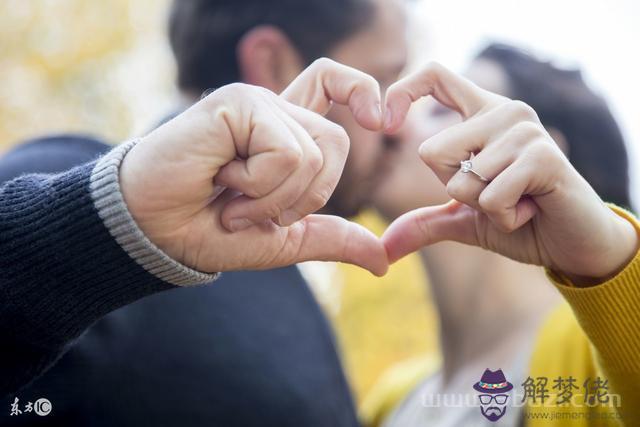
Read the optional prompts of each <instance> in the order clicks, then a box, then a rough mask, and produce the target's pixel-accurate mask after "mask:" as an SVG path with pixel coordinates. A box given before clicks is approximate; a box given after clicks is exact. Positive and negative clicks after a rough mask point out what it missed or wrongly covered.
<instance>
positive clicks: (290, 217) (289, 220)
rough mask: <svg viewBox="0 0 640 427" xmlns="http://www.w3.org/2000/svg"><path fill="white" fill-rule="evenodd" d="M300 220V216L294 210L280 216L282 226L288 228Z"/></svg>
mask: <svg viewBox="0 0 640 427" xmlns="http://www.w3.org/2000/svg"><path fill="white" fill-rule="evenodd" d="M299 219H300V214H299V213H298V212H296V211H294V210H287V211H284V212H282V213H281V214H280V224H282V225H285V226H288V225H291V224H293V223H294V222H296V221H298V220H299Z"/></svg>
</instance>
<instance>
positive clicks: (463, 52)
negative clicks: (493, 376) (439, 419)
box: [0, 0, 640, 398]
mask: <svg viewBox="0 0 640 427" xmlns="http://www.w3.org/2000/svg"><path fill="white" fill-rule="evenodd" d="M168 4H169V1H168V0H104V1H86V0H2V1H1V2H0V73H1V74H0V76H1V80H0V152H1V151H3V150H6V149H7V148H9V147H10V146H12V145H13V144H15V143H17V142H19V141H20V140H24V139H26V138H30V137H34V136H38V135H42V134H48V133H52V132H69V131H72V132H81V133H86V134H91V135H95V136H98V137H100V138H103V139H106V140H109V141H111V142H113V143H117V142H118V141H121V140H123V139H125V138H128V137H131V136H133V135H137V134H140V133H143V132H145V131H146V130H148V129H150V128H151V127H152V126H153V125H154V124H155V123H156V122H157V120H158V118H159V117H162V116H163V115H164V114H165V113H167V111H169V110H170V109H171V107H172V105H175V103H176V102H177V96H178V95H177V92H176V91H175V89H174V85H173V80H174V68H173V66H172V60H171V55H170V52H169V48H168V45H167V43H166V39H165V22H166V14H167V7H168ZM410 8H411V9H412V13H411V15H412V18H413V22H412V29H411V34H412V36H411V37H412V42H413V55H412V66H413V67H415V66H417V64H419V63H421V62H424V61H425V60H430V59H435V60H438V61H441V62H443V63H444V64H446V65H447V66H449V67H451V68H453V69H458V70H462V69H463V68H464V66H465V64H466V62H467V61H468V59H469V58H471V56H472V55H473V53H474V52H475V51H476V50H477V49H479V48H480V47H482V45H484V44H485V43H487V42H488V41H494V40H497V41H506V42H510V43H515V44H518V45H521V46H524V47H527V48H529V49H532V50H534V51H536V52H539V53H540V54H541V55H543V56H545V57H550V58H553V59H554V60H555V61H557V63H558V64H563V65H564V66H567V67H576V66H580V67H582V68H583V69H584V70H585V71H586V77H587V79H588V81H589V82H590V83H591V84H592V85H593V86H594V87H595V88H596V89H597V90H598V91H599V92H601V93H602V94H603V95H604V96H605V97H606V98H607V99H609V101H610V104H611V107H612V109H613V111H614V113H615V114H616V116H617V117H618V118H619V120H620V123H621V126H622V129H623V132H624V134H625V136H626V138H627V141H628V142H629V148H630V152H631V155H632V172H633V174H632V181H633V193H634V196H635V201H636V203H637V202H638V200H640V199H639V198H638V194H639V188H640V186H639V185H638V184H640V171H639V170H638V168H637V165H638V160H639V159H640V157H639V156H640V154H639V153H640V151H639V150H638V148H637V147H636V144H637V141H638V140H640V103H639V98H640V82H639V79H638V70H639V69H640V54H639V53H638V48H637V42H638V41H640V25H638V23H640V2H638V1H637V0H609V1H577V0H575V1H574V0H570V1H566V0H565V1H561V2H560V1H557V0H556V1H552V0H537V1H535V2H533V1H529V2H522V1H519V2H514V1H511V0H485V1H483V2H470V1H459V0H446V1H445V0H440V1H435V0H424V1H413V2H411V4H410ZM359 221H361V222H363V223H364V224H365V225H367V226H368V227H370V228H371V229H373V230H375V231H378V232H379V231H381V230H383V228H384V224H383V223H382V222H381V221H380V219H379V218H377V217H376V216H375V215H374V214H373V213H366V214H365V215H363V216H362V217H361V218H359ZM324 268H325V270H324V271H323V272H321V273H319V274H318V275H317V276H321V277H323V278H324V279H322V280H315V281H314V283H313V287H314V290H315V291H316V293H317V295H318V298H319V299H320V301H321V303H322V305H323V306H324V307H325V309H326V311H327V313H328V314H329V316H330V318H331V319H332V320H333V322H334V325H335V328H336V331H337V334H338V339H339V342H340V345H341V348H342V351H343V358H344V361H345V366H346V367H347V370H348V373H349V376H350V377H351V381H352V384H353V387H354V389H355V391H356V396H357V397H358V398H361V397H362V396H364V395H365V394H366V392H367V391H368V390H369V389H370V387H371V386H372V385H373V384H374V383H375V382H376V381H377V380H378V378H379V377H380V375H381V373H383V372H384V371H385V370H386V369H387V368H389V367H390V366H392V365H393V364H394V363H395V362H399V361H406V360H409V359H412V358H418V357H421V356H423V355H428V354H433V353H434V352H435V350H436V349H437V334H436V330H437V325H436V323H435V316H434V312H433V307H432V306H431V305H430V302H429V301H430V298H429V295H428V292H427V286H426V284H425V283H424V278H423V277H424V274H423V273H424V272H423V271H422V268H421V266H420V263H419V262H418V260H417V259H416V258H415V257H414V258H411V257H409V258H407V259H405V260H403V261H402V262H401V263H399V264H397V265H395V266H394V267H393V268H392V270H391V272H390V274H388V275H387V276H386V277H384V278H382V279H374V278H373V277H372V276H370V275H369V274H368V273H365V272H363V271H360V270H358V269H356V268H352V267H349V266H342V265H340V266H333V267H331V266H325V267H324Z"/></svg>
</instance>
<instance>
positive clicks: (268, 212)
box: [263, 203, 282, 218]
mask: <svg viewBox="0 0 640 427" xmlns="http://www.w3.org/2000/svg"><path fill="white" fill-rule="evenodd" d="M263 212H264V218H277V217H278V216H279V215H280V213H281V212H282V208H281V207H280V206H279V205H278V204H277V203H271V204H269V205H268V206H267V207H266V208H265V209H264V211H263Z"/></svg>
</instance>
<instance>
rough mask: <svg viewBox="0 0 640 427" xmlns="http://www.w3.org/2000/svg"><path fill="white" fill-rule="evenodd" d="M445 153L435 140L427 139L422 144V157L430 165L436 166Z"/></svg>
mask: <svg viewBox="0 0 640 427" xmlns="http://www.w3.org/2000/svg"><path fill="white" fill-rule="evenodd" d="M443 154H444V153H443V149H442V148H441V147H440V146H439V144H436V143H435V141H427V142H425V143H423V144H422V145H421V146H420V157H421V158H422V161H424V162H425V163H426V164H428V165H429V166H435V165H436V164H437V163H438V160H439V159H440V158H441V157H442V155H443Z"/></svg>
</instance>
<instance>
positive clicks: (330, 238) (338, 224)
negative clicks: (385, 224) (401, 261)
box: [295, 215, 389, 276]
mask: <svg viewBox="0 0 640 427" xmlns="http://www.w3.org/2000/svg"><path fill="white" fill-rule="evenodd" d="M299 226H303V227H304V236H302V239H301V241H302V244H301V245H300V247H299V248H298V251H297V254H296V259H295V262H302V261H311V260H316V261H339V262H346V263H349V264H354V265H358V266H360V267H362V268H365V269H367V270H369V271H370V272H371V273H373V274H375V275H376V276H382V275H384V274H385V273H386V272H387V269H388V268H389V262H388V261H387V253H386V251H385V248H384V246H383V245H382V242H381V241H380V239H379V238H378V237H376V236H375V235H374V234H373V233H371V232H370V231H369V230H367V229H366V228H364V227H362V226H361V225H358V224H356V223H354V222H351V221H347V220H346V219H344V218H340V217H337V216H331V215H309V216H307V217H306V218H304V219H303V220H301V221H300V224H299Z"/></svg>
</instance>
